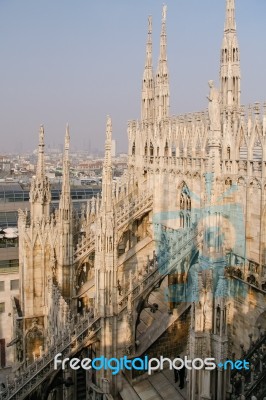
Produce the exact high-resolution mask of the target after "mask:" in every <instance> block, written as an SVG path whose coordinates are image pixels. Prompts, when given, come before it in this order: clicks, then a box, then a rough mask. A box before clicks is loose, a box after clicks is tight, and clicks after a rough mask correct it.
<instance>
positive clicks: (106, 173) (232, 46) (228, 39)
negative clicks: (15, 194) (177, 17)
mask: <svg viewBox="0 0 266 400" xmlns="http://www.w3.org/2000/svg"><path fill="white" fill-rule="evenodd" d="M166 12H167V7H166V5H164V6H163V11H162V26H161V35H160V55H159V62H158V67H157V72H156V75H155V76H154V73H153V65H152V17H151V16H149V18H148V39H147V44H146V61H145V69H144V74H143V81H142V107H141V120H151V121H153V120H154V119H155V118H156V119H157V120H161V119H165V118H168V117H169V105H170V90H169V74H168V65H167V35H166ZM220 84H221V87H220V90H221V96H222V101H223V105H225V106H229V107H230V106H237V107H240V62H239V51H238V45H237V38H236V22H235V0H226V20H225V27H224V39H223V46H222V57H221V68H220ZM69 142H70V135H69V126H68V125H67V127H66V135H65V149H64V157H63V184H62V194H61V198H60V206H59V210H60V209H62V210H63V209H68V208H69V207H70V204H71V196H70V182H69ZM111 142H112V121H111V118H110V117H109V116H108V117H107V124H106V141H105V159H104V166H103V186H102V199H103V201H102V204H103V205H106V207H107V208H108V209H109V210H110V207H111V204H110V201H111V200H110V199H111V198H112V160H111ZM44 181H45V166H44V128H43V126H41V127H40V133H39V151H38V164H37V174H36V178H35V180H34V181H33V184H32V188H31V194H32V196H31V198H32V199H33V198H34V191H35V192H36V190H37V187H38V186H40V183H41V182H44ZM41 186H42V185H41ZM48 200H49V199H44V198H43V199H41V198H40V194H39V198H38V201H37V202H38V203H39V205H40V204H42V205H44V204H45V203H46V202H47V201H48ZM33 204H34V201H32V207H33ZM32 215H34V213H33V214H32Z"/></svg>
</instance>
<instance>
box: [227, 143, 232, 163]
mask: <svg viewBox="0 0 266 400" xmlns="http://www.w3.org/2000/svg"><path fill="white" fill-rule="evenodd" d="M230 158H231V149H230V147H229V146H228V147H227V159H228V160H230Z"/></svg>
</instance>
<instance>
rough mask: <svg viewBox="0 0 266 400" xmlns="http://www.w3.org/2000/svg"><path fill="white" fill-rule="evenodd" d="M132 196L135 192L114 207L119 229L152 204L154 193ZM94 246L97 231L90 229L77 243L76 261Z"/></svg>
mask: <svg viewBox="0 0 266 400" xmlns="http://www.w3.org/2000/svg"><path fill="white" fill-rule="evenodd" d="M132 196H133V193H130V194H129V195H128V196H126V197H125V198H124V199H123V200H122V201H119V202H118V203H117V204H116V205H115V207H114V208H115V212H116V227H117V229H121V228H122V227H123V226H124V225H125V224H127V223H128V221H129V219H130V218H133V219H134V218H136V217H137V216H138V215H139V214H141V213H142V212H144V211H145V210H146V209H148V208H149V207H151V206H152V203H153V195H152V194H145V193H144V194H142V195H138V196H135V197H132ZM94 248H95V233H94V232H93V231H89V233H88V234H86V235H84V236H82V238H81V239H80V241H79V243H78V245H77V248H76V251H75V253H74V263H76V262H78V261H80V260H81V259H82V258H83V257H85V256H86V255H88V254H89V253H91V252H92V251H93V250H94Z"/></svg>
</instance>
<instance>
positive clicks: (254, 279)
mask: <svg viewBox="0 0 266 400" xmlns="http://www.w3.org/2000/svg"><path fill="white" fill-rule="evenodd" d="M228 257H229V260H228V263H227V264H228V268H227V269H226V272H227V274H228V275H230V276H231V277H232V278H235V279H238V280H240V281H242V282H244V283H246V284H247V285H249V286H251V287H253V288H257V289H258V290H260V291H263V292H266V283H265V281H266V276H265V273H266V269H265V268H264V265H260V264H259V263H256V262H255V261H254V260H249V259H247V258H243V257H240V256H239V255H238V254H235V253H230V254H229V255H228Z"/></svg>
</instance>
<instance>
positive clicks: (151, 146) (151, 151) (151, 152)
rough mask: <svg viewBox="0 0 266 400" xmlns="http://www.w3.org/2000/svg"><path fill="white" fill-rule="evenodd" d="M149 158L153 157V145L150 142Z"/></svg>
mask: <svg viewBox="0 0 266 400" xmlns="http://www.w3.org/2000/svg"><path fill="white" fill-rule="evenodd" d="M150 156H151V157H153V144H152V142H150Z"/></svg>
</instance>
